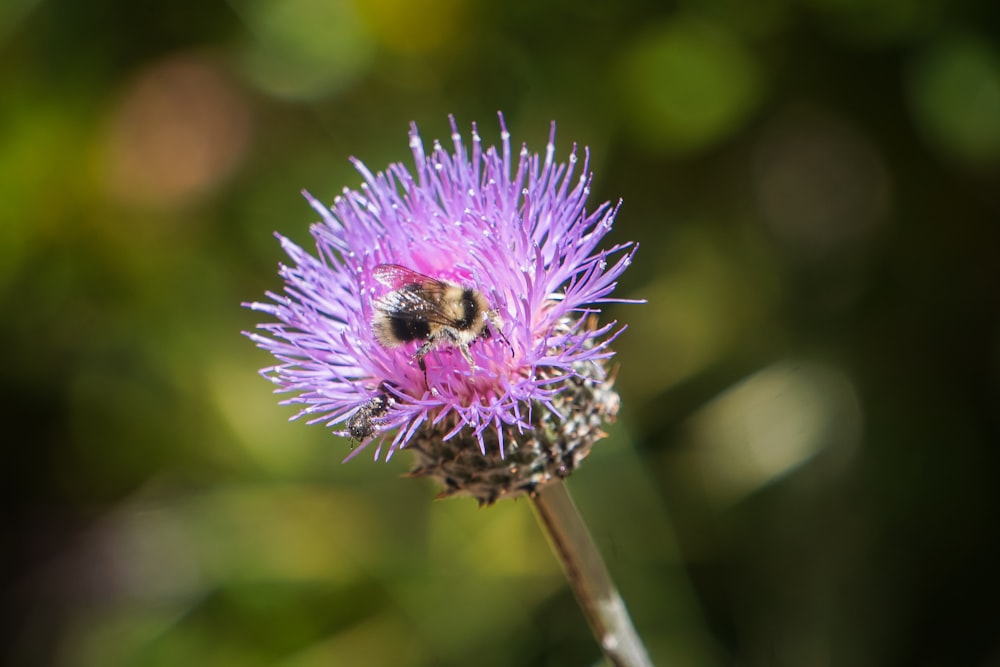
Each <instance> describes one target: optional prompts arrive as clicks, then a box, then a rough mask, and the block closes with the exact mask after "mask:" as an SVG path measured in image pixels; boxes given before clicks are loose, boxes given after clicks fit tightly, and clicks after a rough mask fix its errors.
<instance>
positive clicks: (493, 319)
mask: <svg viewBox="0 0 1000 667" xmlns="http://www.w3.org/2000/svg"><path fill="white" fill-rule="evenodd" d="M486 318H487V319H488V320H489V322H490V326H492V327H493V330H494V331H496V332H497V335H498V336H500V337H501V338H503V342H505V343H507V347H508V348H510V356H512V357H513V356H514V346H513V345H511V344H510V341H509V340H507V337H506V336H504V335H503V330H502V329H501V328H500V314H499V313H497V311H495V310H491V311H490V312H488V313H486ZM486 331H489V329H487V330H486Z"/></svg>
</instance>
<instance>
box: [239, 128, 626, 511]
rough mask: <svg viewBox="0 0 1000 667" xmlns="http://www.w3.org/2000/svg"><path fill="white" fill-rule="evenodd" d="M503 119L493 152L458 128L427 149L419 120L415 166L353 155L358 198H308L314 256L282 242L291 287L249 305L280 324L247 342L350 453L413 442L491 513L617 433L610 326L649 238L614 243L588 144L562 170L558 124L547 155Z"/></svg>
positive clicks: (379, 453)
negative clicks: (594, 197) (371, 162)
mask: <svg viewBox="0 0 1000 667" xmlns="http://www.w3.org/2000/svg"><path fill="white" fill-rule="evenodd" d="M498 119H499V124H500V142H499V143H498V144H497V145H495V146H489V145H485V144H484V143H483V141H482V138H481V137H480V135H479V131H478V129H477V126H476V125H475V124H474V125H473V127H472V132H471V135H470V136H469V139H470V141H468V142H465V141H464V140H463V136H462V133H461V132H459V130H458V127H457V124H456V123H455V121H454V119H451V146H450V147H446V146H445V145H443V144H442V143H441V142H438V141H435V142H433V143H432V144H431V145H430V146H427V145H425V144H424V142H423V140H422V139H421V138H420V134H419V133H418V132H417V128H416V125H412V126H411V129H410V134H409V145H410V150H411V152H412V154H413V163H412V165H411V166H406V165H404V164H403V163H392V164H390V165H389V166H388V167H386V168H385V169H384V170H382V171H374V172H373V171H372V170H370V169H369V168H368V167H367V166H365V165H364V163H362V162H361V161H360V160H356V159H355V160H353V164H354V166H355V167H356V168H357V170H358V172H359V173H360V175H361V179H362V183H361V185H360V187H357V188H344V189H343V190H342V192H341V194H339V195H337V196H335V197H334V199H333V201H332V203H330V204H325V203H323V202H320V201H319V200H317V199H315V198H314V197H312V196H311V195H309V194H306V195H305V196H306V199H307V201H308V202H309V203H310V204H311V205H312V206H313V208H314V210H315V211H316V212H317V213H318V214H319V215H320V218H321V219H320V220H319V221H318V222H316V223H314V224H313V226H312V227H311V232H312V236H313V240H314V241H315V246H316V248H315V253H313V252H310V251H308V250H306V249H305V248H303V247H301V246H299V245H297V244H296V243H294V242H293V241H291V240H290V239H288V238H286V237H284V236H281V235H279V236H278V238H279V239H280V241H281V244H282V247H283V248H284V250H285V252H286V253H287V254H288V259H289V261H288V262H287V263H286V264H283V265H282V266H281V268H280V275H281V278H282V279H283V282H284V290H283V291H282V292H269V293H268V300H267V301H266V302H252V303H248V304H246V305H247V306H248V307H249V308H251V309H253V310H255V311H257V312H260V313H264V314H266V315H269V316H270V318H271V320H272V321H268V322H263V323H261V324H259V325H258V328H257V330H256V331H253V332H247V336H249V338H250V339H251V340H252V341H254V342H255V343H256V344H257V345H258V346H259V347H261V348H263V349H264V350H267V351H269V352H271V353H272V354H273V355H274V357H275V360H276V361H275V363H274V364H273V365H270V366H268V367H266V368H264V369H263V370H262V374H263V375H264V376H265V377H266V378H268V379H269V380H270V381H271V382H273V383H274V384H275V385H276V390H277V391H278V392H280V393H283V394H285V398H283V399H282V402H283V403H285V404H289V405H297V406H298V407H299V412H298V416H300V417H303V418H305V419H306V420H307V421H308V422H309V423H317V424H324V425H325V426H327V427H330V428H333V429H336V430H334V431H333V432H334V433H336V434H338V435H342V436H344V437H345V438H349V439H350V440H351V443H352V444H354V445H356V446H355V447H354V449H353V451H352V453H351V454H350V455H349V456H348V458H351V457H353V456H355V455H356V454H357V453H358V452H360V451H363V450H365V449H366V448H369V447H374V450H375V452H374V456H375V458H385V459H388V458H390V457H391V456H393V455H394V453H395V452H398V451H400V450H401V449H403V448H407V449H410V450H411V451H413V452H414V454H415V456H417V457H418V463H417V465H416V468H415V470H419V471H421V474H422V475H423V476H430V477H434V478H435V479H437V480H439V481H441V482H442V483H443V484H444V485H445V486H446V487H447V488H448V489H451V491H450V492H456V493H457V492H462V493H469V494H471V495H474V496H475V497H476V498H478V499H480V501H481V502H492V501H493V500H495V499H496V498H498V497H500V496H502V495H505V494H516V493H520V492H524V491H525V490H526V489H533V488H536V487H537V486H538V485H540V484H544V483H546V482H547V481H549V480H552V479H555V478H561V477H565V476H567V475H568V474H570V472H571V471H572V470H573V469H575V468H576V466H577V464H578V463H579V462H580V461H581V460H583V458H584V457H586V455H587V453H588V452H589V451H590V448H591V446H592V445H593V444H594V443H595V442H596V441H597V440H599V439H600V438H602V437H603V434H604V432H603V430H602V429H601V427H602V425H603V423H604V422H606V421H611V420H613V419H614V416H615V414H616V412H617V394H616V393H615V392H614V388H613V379H614V375H613V373H610V374H609V364H610V363H611V360H612V358H613V357H614V354H615V353H614V350H613V349H612V347H611V345H612V343H613V341H614V340H615V339H616V338H617V336H618V335H619V334H620V333H621V332H622V330H623V329H624V327H623V326H621V325H619V324H618V323H617V322H614V321H607V322H604V323H602V324H596V323H594V322H595V319H594V318H596V317H597V316H598V315H599V314H600V313H601V310H602V309H603V308H604V306H605V305H606V304H609V303H615V302H619V303H620V302H634V301H632V300H630V299H622V298H619V297H615V296H613V292H614V291H615V289H616V287H617V285H618V280H619V278H620V277H621V276H622V274H623V273H624V272H625V271H626V269H627V268H628V267H629V266H630V264H631V263H632V258H633V256H634V253H635V251H636V245H635V244H634V243H631V242H628V241H624V242H620V243H616V244H610V245H609V246H608V247H604V248H602V247H601V245H602V241H603V240H604V239H605V237H606V235H607V234H608V233H609V232H610V231H611V228H612V225H613V223H614V220H615V216H616V215H617V213H618V204H615V203H612V202H604V203H598V204H597V205H596V206H594V207H588V206H587V199H588V197H589V195H590V188H591V184H592V175H591V173H590V168H589V153H588V152H587V150H586V149H583V150H582V151H578V150H577V148H576V147H575V146H574V147H573V148H572V149H571V151H570V152H569V155H568V157H567V159H566V160H565V161H559V160H557V159H556V146H555V125H554V124H553V125H551V126H550V133H549V140H548V142H547V143H546V144H545V147H544V149H543V151H542V152H540V153H533V152H531V151H530V150H529V149H528V147H527V146H525V145H522V146H521V147H520V150H517V148H516V147H515V146H514V145H512V142H511V136H510V133H509V132H508V130H507V127H506V124H505V121H504V119H503V116H502V115H501V116H499V118H498ZM508 350H509V351H510V353H509V354H508ZM415 366H419V368H420V370H421V371H422V372H423V377H420V374H419V373H418V372H416V368H414V367H415ZM469 369H471V370H472V371H473V372H474V373H475V377H473V373H470V372H469ZM480 369H481V370H482V371H483V372H481V373H480V372H479V371H480ZM372 443H374V445H373V444H372Z"/></svg>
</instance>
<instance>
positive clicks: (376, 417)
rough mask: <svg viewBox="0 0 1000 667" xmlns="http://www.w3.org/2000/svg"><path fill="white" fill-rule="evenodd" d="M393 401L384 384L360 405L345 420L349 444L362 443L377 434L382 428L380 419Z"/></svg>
mask: <svg viewBox="0 0 1000 667" xmlns="http://www.w3.org/2000/svg"><path fill="white" fill-rule="evenodd" d="M394 403H395V399H393V397H392V394H390V393H389V392H388V390H387V389H386V387H385V383H384V382H383V383H382V384H380V385H379V388H378V392H377V393H376V394H375V395H374V396H372V397H371V398H370V399H368V402H367V403H364V404H362V405H361V407H359V408H358V410H357V412H355V413H354V414H353V415H351V417H350V419H348V420H347V435H349V436H350V438H351V442H352V443H353V442H355V441H356V442H362V441H364V440H367V439H368V438H370V437H371V436H373V435H375V433H377V432H378V430H379V427H381V426H382V419H381V418H382V417H384V416H385V414H386V413H387V412H388V411H389V408H391V407H392V406H393V404H394Z"/></svg>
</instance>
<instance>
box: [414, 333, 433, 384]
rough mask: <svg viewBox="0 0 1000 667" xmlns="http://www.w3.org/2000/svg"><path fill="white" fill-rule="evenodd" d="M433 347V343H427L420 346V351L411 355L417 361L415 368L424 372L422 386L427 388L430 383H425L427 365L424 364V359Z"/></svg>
mask: <svg viewBox="0 0 1000 667" xmlns="http://www.w3.org/2000/svg"><path fill="white" fill-rule="evenodd" d="M433 347H434V345H433V343H431V341H427V342H426V343H424V344H423V345H421V346H420V349H418V350H417V353H416V354H415V355H413V357H414V358H415V359H416V360H417V366H419V367H420V370H422V371H423V372H424V386H425V387H427V388H430V383H429V382H428V381H427V364H426V363H425V362H424V357H426V356H427V353H428V352H430V351H431V349H433Z"/></svg>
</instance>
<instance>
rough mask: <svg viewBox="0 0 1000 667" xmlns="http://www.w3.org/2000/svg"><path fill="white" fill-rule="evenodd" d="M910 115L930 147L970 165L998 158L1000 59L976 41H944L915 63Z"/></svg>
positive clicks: (968, 38) (999, 55)
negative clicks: (932, 146)
mask: <svg viewBox="0 0 1000 667" xmlns="http://www.w3.org/2000/svg"><path fill="white" fill-rule="evenodd" d="M908 94H909V102H910V108H911V111H912V113H913V115H914V117H915V119H916V121H917V124H918V126H919V128H920V129H921V131H922V132H923V134H924V136H925V137H926V139H927V140H928V142H929V143H931V144H932V145H934V146H935V147H936V148H938V149H940V150H941V151H942V152H944V153H946V154H947V155H948V156H950V157H952V158H957V159H960V160H964V161H967V162H970V163H984V162H990V163H993V162H996V161H997V160H998V158H1000V54H998V53H997V49H996V48H995V47H994V46H993V45H992V44H990V43H987V42H986V41H984V40H980V39H977V38H975V37H969V36H964V37H953V38H951V39H947V40H944V41H942V42H940V43H938V44H936V45H934V46H932V47H930V48H929V49H927V50H926V51H924V53H923V54H922V55H921V56H920V57H918V58H917V59H916V60H915V61H914V63H913V64H912V66H911V69H910V76H909V86H908Z"/></svg>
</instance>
